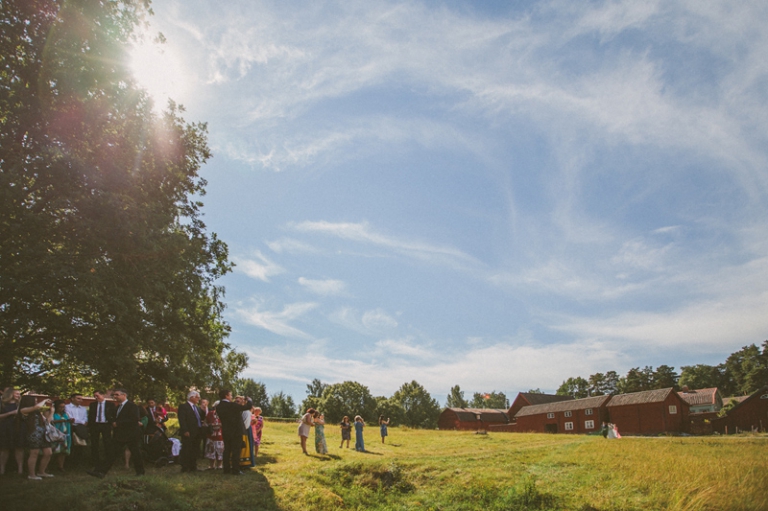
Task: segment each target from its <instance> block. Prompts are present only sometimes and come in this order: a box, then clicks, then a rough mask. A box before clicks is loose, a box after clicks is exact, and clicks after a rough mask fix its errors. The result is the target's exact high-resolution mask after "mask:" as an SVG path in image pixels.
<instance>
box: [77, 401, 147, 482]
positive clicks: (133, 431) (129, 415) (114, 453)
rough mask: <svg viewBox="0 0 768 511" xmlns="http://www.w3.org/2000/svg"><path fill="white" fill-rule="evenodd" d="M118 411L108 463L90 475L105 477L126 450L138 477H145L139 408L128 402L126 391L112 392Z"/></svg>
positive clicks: (116, 411) (113, 425)
mask: <svg viewBox="0 0 768 511" xmlns="http://www.w3.org/2000/svg"><path fill="white" fill-rule="evenodd" d="M112 398H114V400H115V403H116V407H117V409H116V410H115V419H114V421H113V422H112V449H110V452H109V453H108V456H107V461H106V462H105V463H102V464H101V465H99V466H97V467H96V468H95V469H93V470H89V471H88V474H89V475H92V476H94V477H104V476H105V475H106V474H107V472H109V469H110V468H111V467H112V464H113V463H114V462H115V460H117V457H118V456H122V455H123V453H124V452H125V450H126V449H128V450H130V451H131V459H132V460H133V467H134V468H135V469H136V475H137V476H141V475H144V459H143V458H142V455H141V427H142V424H141V422H140V421H139V407H138V406H137V405H136V404H135V403H133V402H131V401H128V392H126V391H125V390H124V389H115V390H114V391H112Z"/></svg>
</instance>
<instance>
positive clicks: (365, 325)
mask: <svg viewBox="0 0 768 511" xmlns="http://www.w3.org/2000/svg"><path fill="white" fill-rule="evenodd" d="M328 319H329V320H330V321H331V322H333V323H336V324H338V325H341V326H343V327H344V328H346V329H348V330H352V331H353V332H357V333H360V334H364V335H368V336H376V335H378V334H381V333H382V332H386V331H388V330H391V329H393V328H396V327H397V326H398V323H397V320H396V319H395V318H393V317H392V316H391V315H390V314H388V313H387V312H386V311H384V310H383V309H380V308H379V309H372V310H368V311H365V312H363V313H361V312H360V311H358V310H356V309H354V308H352V307H341V308H339V309H337V310H335V311H334V312H333V313H332V314H331V315H330V316H329V317H328Z"/></svg>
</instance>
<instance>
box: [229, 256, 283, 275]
mask: <svg viewBox="0 0 768 511" xmlns="http://www.w3.org/2000/svg"><path fill="white" fill-rule="evenodd" d="M234 261H235V264H236V265H237V266H236V268H237V271H241V272H243V273H245V274H246V275H248V276H249V277H251V278H252V279H256V280H261V281H263V282H269V278H270V277H274V276H275V275H280V274H281V273H284V272H285V270H284V269H283V268H282V267H281V266H280V265H278V264H276V263H274V262H272V261H271V260H269V259H268V258H267V257H266V256H265V255H264V254H262V253H261V252H260V251H258V250H256V251H255V252H254V253H253V258H241V257H236V258H234Z"/></svg>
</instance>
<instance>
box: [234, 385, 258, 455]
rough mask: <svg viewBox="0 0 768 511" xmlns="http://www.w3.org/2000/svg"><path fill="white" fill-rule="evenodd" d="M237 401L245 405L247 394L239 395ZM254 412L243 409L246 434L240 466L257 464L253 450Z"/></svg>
mask: <svg viewBox="0 0 768 511" xmlns="http://www.w3.org/2000/svg"><path fill="white" fill-rule="evenodd" d="M235 403H237V404H239V405H245V403H246V399H245V396H237V397H236V398H235ZM252 415H253V413H252V412H251V410H250V409H248V410H244V411H243V426H245V435H243V449H242V451H241V452H240V468H251V467H255V466H256V457H255V454H254V450H253V430H252V429H251V417H252Z"/></svg>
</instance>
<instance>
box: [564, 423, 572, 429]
mask: <svg viewBox="0 0 768 511" xmlns="http://www.w3.org/2000/svg"><path fill="white" fill-rule="evenodd" d="M565 430H566V431H573V422H566V423H565Z"/></svg>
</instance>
